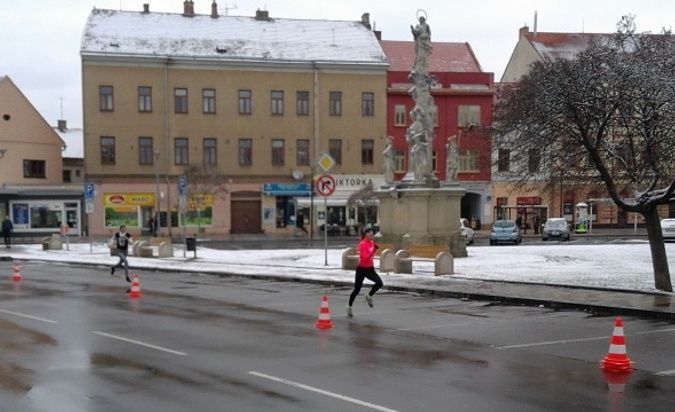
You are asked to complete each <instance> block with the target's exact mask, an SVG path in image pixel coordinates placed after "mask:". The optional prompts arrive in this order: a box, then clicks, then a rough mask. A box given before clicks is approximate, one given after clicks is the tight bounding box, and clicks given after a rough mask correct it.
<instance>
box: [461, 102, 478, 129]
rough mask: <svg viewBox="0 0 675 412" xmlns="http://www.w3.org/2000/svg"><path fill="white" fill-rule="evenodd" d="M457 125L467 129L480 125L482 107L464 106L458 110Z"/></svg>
mask: <svg viewBox="0 0 675 412" xmlns="http://www.w3.org/2000/svg"><path fill="white" fill-rule="evenodd" d="M457 125H458V126H459V127H466V126H469V125H474V126H479V125H480V106H479V105H477V104H464V105H460V106H459V107H458V108H457Z"/></svg>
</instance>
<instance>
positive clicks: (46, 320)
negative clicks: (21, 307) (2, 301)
mask: <svg viewBox="0 0 675 412" xmlns="http://www.w3.org/2000/svg"><path fill="white" fill-rule="evenodd" d="M0 312H2V313H7V314H8V315H14V316H20V317H22V318H26V319H33V320H39V321H40V322H45V323H58V322H57V321H55V320H49V319H45V318H38V317H37V316H32V315H26V314H25V313H19V312H12V311H11V310H5V309H0Z"/></svg>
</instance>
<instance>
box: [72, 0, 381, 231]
mask: <svg viewBox="0 0 675 412" xmlns="http://www.w3.org/2000/svg"><path fill="white" fill-rule="evenodd" d="M214 4H215V3H214ZM186 38H189V39H191V40H190V41H186V40H185V39H186ZM81 56H82V81H83V106H84V141H85V144H84V152H85V170H86V179H87V180H88V181H90V182H92V183H94V184H95V185H96V188H97V189H96V196H95V199H94V205H95V210H94V212H93V214H92V222H91V225H92V233H96V234H107V233H110V232H111V231H112V230H114V228H115V227H116V226H118V225H119V224H121V223H124V224H126V225H127V226H128V227H129V228H130V229H131V231H132V233H134V232H142V231H143V230H144V229H147V228H148V224H147V223H148V221H149V220H150V218H151V217H156V218H157V219H158V221H159V224H160V232H162V233H164V234H171V233H172V232H174V233H179V231H180V230H181V229H179V227H180V226H182V225H183V224H185V226H186V227H187V231H188V232H190V233H192V232H197V231H198V230H199V231H201V232H204V233H209V234H227V233H259V232H265V233H272V234H274V233H289V232H292V231H294V230H295V228H293V227H292V226H293V222H294V219H295V218H296V215H297V210H298V207H297V203H298V199H303V198H308V199H309V198H310V195H311V188H312V185H313V181H312V179H313V178H314V177H315V176H316V175H317V174H319V171H317V170H316V168H315V167H314V163H315V162H316V160H317V159H318V158H319V156H320V155H321V154H322V153H330V154H331V155H332V156H333V158H334V159H335V160H336V165H335V166H334V168H333V169H332V170H331V173H333V174H336V175H340V174H377V173H380V172H381V156H379V155H378V154H379V153H381V151H382V149H383V148H384V144H385V137H386V129H385V118H386V101H385V100H386V67H387V62H386V59H385V56H384V54H383V53H382V50H381V48H380V46H379V44H378V42H377V39H376V38H375V35H374V34H373V32H372V30H371V28H370V24H369V21H368V15H364V16H363V17H362V19H361V21H358V22H345V21H328V20H290V19H276V18H272V17H270V16H269V13H268V12H266V11H258V12H257V13H256V16H251V17H241V16H239V17H234V16H219V15H218V14H217V7H214V8H213V11H212V14H211V15H198V14H195V13H194V11H193V4H192V2H190V1H186V2H185V4H184V10H183V13H182V14H178V13H176V14H171V13H153V12H151V11H150V10H149V9H148V7H147V6H146V7H145V9H144V10H143V11H139V12H131V11H113V10H97V9H94V10H93V11H92V12H91V14H90V16H89V20H88V22H87V24H86V27H85V30H84V35H83V40H82V47H81ZM181 175H195V176H200V179H199V180H200V183H201V184H200V185H198V186H199V187H196V182H195V181H194V180H193V181H192V182H191V181H188V183H187V186H188V190H187V191H188V194H189V196H187V201H186V205H185V208H184V210H185V214H181V213H179V212H180V211H181V205H180V201H179V200H180V199H179V198H180V195H179V188H178V187H177V179H178V177H179V176H181ZM308 213H311V214H312V215H313V216H312V220H311V223H312V226H317V227H318V225H319V224H320V223H321V222H319V221H317V219H318V217H319V215H318V211H316V210H312V211H309V212H308ZM309 218H310V215H309V214H308V215H306V220H307V226H310V220H309Z"/></svg>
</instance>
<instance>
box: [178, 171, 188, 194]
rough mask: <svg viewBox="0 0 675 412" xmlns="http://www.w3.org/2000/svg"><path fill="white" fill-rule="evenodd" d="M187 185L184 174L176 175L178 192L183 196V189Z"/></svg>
mask: <svg viewBox="0 0 675 412" xmlns="http://www.w3.org/2000/svg"><path fill="white" fill-rule="evenodd" d="M186 187H187V178H186V177H185V175H180V176H178V194H179V195H181V196H185V189H186Z"/></svg>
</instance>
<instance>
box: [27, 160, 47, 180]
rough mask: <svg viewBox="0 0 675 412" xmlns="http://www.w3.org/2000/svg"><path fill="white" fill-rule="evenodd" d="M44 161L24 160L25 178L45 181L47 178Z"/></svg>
mask: <svg viewBox="0 0 675 412" xmlns="http://www.w3.org/2000/svg"><path fill="white" fill-rule="evenodd" d="M45 163H46V162H45V161H44V160H27V159H24V160H23V177H27V178H36V179H44V178H45V177H46V176H45Z"/></svg>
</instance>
